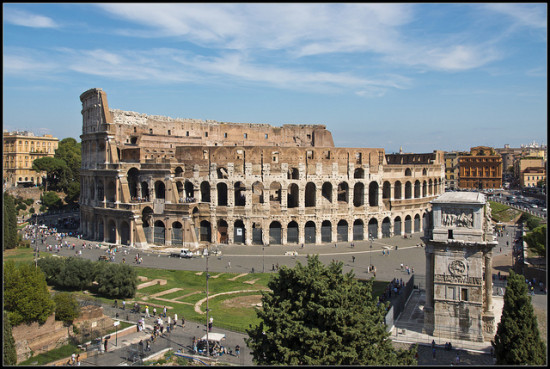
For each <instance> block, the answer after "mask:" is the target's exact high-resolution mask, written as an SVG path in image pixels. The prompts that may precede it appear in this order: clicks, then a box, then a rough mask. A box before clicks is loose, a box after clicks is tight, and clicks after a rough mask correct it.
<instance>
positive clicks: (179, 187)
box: [176, 181, 185, 202]
mask: <svg viewBox="0 0 550 369" xmlns="http://www.w3.org/2000/svg"><path fill="white" fill-rule="evenodd" d="M176 190H177V191H178V201H179V202H183V201H184V200H185V198H184V197H185V193H184V189H183V183H182V182H181V181H176Z"/></svg>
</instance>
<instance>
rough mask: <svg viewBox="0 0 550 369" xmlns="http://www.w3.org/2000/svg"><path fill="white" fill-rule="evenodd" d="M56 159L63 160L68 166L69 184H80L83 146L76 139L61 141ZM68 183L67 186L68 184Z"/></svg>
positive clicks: (69, 138) (56, 151)
mask: <svg viewBox="0 0 550 369" xmlns="http://www.w3.org/2000/svg"><path fill="white" fill-rule="evenodd" d="M54 158H57V159H60V160H63V161H64V162H65V164H66V165H67V169H68V172H67V174H68V176H67V179H68V181H69V183H71V182H77V183H79V182H80V163H81V160H82V156H81V144H80V142H77V141H76V140H75V139H74V138H72V137H68V138H64V139H62V140H61V141H59V144H58V145H57V149H56V150H55V155H54ZM69 183H67V186H68V184H69Z"/></svg>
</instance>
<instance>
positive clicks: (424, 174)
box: [422, 168, 428, 177]
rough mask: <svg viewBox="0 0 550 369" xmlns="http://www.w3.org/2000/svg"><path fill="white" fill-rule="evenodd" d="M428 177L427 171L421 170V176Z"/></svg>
mask: <svg viewBox="0 0 550 369" xmlns="http://www.w3.org/2000/svg"><path fill="white" fill-rule="evenodd" d="M426 175H428V170H427V169H426V168H424V169H422V176H424V177H425V176H426Z"/></svg>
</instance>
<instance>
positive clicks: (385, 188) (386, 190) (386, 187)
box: [382, 181, 391, 200]
mask: <svg viewBox="0 0 550 369" xmlns="http://www.w3.org/2000/svg"><path fill="white" fill-rule="evenodd" d="M382 198H383V199H388V200H389V199H390V198H391V183H390V182H388V181H384V184H383V185H382Z"/></svg>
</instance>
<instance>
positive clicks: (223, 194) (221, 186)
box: [216, 183, 227, 206]
mask: <svg viewBox="0 0 550 369" xmlns="http://www.w3.org/2000/svg"><path fill="white" fill-rule="evenodd" d="M216 188H217V190H218V206H227V184H225V183H218V184H217V185H216Z"/></svg>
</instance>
